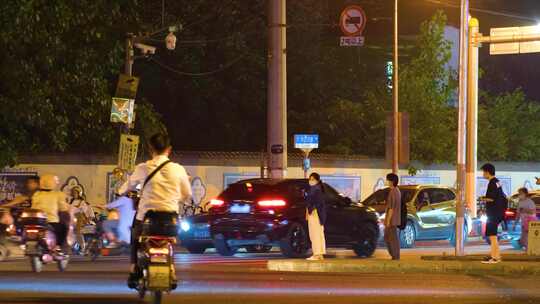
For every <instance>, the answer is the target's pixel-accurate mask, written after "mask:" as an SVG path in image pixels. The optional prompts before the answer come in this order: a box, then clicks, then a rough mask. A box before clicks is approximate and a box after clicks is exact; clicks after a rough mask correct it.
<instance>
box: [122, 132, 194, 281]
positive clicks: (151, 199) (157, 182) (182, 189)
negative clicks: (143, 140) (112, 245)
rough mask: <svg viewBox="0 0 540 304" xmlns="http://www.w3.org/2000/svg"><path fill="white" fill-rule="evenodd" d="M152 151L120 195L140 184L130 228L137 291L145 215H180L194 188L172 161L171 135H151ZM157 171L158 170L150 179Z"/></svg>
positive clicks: (132, 271) (183, 171)
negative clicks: (139, 250)
mask: <svg viewBox="0 0 540 304" xmlns="http://www.w3.org/2000/svg"><path fill="white" fill-rule="evenodd" d="M149 148H150V153H151V155H152V159H151V160H149V161H147V162H145V163H142V164H139V165H137V167H135V170H134V172H133V174H132V175H131V176H130V177H129V180H128V182H127V187H122V188H123V189H120V192H121V193H125V192H127V191H134V190H136V189H137V187H138V186H139V185H140V187H141V199H140V201H139V206H138V208H137V213H136V217H135V221H134V222H133V226H132V229H131V272H130V276H129V279H128V286H129V287H130V288H135V286H136V285H137V281H138V279H139V276H140V272H139V271H138V270H137V269H136V265H137V250H138V248H139V237H140V235H141V231H142V222H143V220H144V217H145V215H146V213H147V212H148V211H150V210H153V211H164V212H171V213H178V209H179V206H180V204H182V203H183V202H184V201H186V200H188V199H189V198H190V197H191V185H190V183H189V178H188V175H187V173H186V170H185V169H184V167H182V166H181V165H179V164H177V163H174V162H171V161H170V160H169V154H170V153H171V145H170V141H169V138H168V136H167V135H165V134H156V135H154V136H152V137H151V138H150V140H149ZM160 166H161V167H160ZM156 169H158V171H156V173H155V174H154V175H153V176H151V177H150V179H148V177H149V175H151V174H152V172H154V171H155V170H156ZM145 182H146V184H145ZM126 188H127V189H126Z"/></svg>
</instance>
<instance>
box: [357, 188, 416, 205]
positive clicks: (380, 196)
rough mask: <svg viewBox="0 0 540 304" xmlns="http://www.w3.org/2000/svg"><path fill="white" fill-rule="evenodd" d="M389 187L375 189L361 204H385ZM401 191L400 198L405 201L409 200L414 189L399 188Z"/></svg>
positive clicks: (412, 195)
mask: <svg viewBox="0 0 540 304" xmlns="http://www.w3.org/2000/svg"><path fill="white" fill-rule="evenodd" d="M388 191H389V188H384V189H380V190H377V191H375V192H374V193H373V194H371V195H370V196H369V197H368V198H366V199H365V200H364V201H363V202H362V204H364V205H365V206H377V205H384V204H386V202H385V200H386V197H387V196H388ZM399 191H400V192H401V199H402V200H403V201H405V202H410V201H411V200H412V198H413V197H414V193H415V190H414V189H401V188H400V189H399Z"/></svg>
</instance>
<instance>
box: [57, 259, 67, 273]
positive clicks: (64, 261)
mask: <svg viewBox="0 0 540 304" xmlns="http://www.w3.org/2000/svg"><path fill="white" fill-rule="evenodd" d="M68 263H69V260H68V259H67V258H66V259H62V260H59V261H58V262H57V264H58V270H59V271H61V272H64V271H66V269H67V266H68Z"/></svg>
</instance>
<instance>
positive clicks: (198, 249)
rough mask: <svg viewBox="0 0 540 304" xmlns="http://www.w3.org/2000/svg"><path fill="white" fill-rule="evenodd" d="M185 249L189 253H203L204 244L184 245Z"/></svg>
mask: <svg viewBox="0 0 540 304" xmlns="http://www.w3.org/2000/svg"><path fill="white" fill-rule="evenodd" d="M186 249H187V251H188V252H189V253H191V254H203V253H204V252H205V251H206V246H204V245H186Z"/></svg>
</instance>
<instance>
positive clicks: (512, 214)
mask: <svg viewBox="0 0 540 304" xmlns="http://www.w3.org/2000/svg"><path fill="white" fill-rule="evenodd" d="M504 215H506V216H508V217H511V216H515V215H516V213H515V212H514V211H512V210H506V211H505V212H504Z"/></svg>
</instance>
